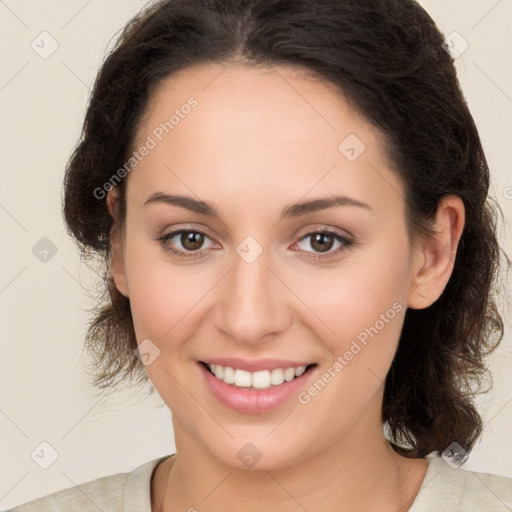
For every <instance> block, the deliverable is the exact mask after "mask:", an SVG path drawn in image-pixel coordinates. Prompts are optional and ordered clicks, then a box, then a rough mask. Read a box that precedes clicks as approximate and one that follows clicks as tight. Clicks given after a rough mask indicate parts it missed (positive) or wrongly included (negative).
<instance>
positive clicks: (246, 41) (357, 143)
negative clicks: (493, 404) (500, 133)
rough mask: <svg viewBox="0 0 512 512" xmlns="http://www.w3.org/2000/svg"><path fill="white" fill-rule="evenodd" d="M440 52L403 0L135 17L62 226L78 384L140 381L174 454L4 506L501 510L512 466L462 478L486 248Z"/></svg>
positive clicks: (90, 129) (494, 243)
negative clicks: (77, 319)
mask: <svg viewBox="0 0 512 512" xmlns="http://www.w3.org/2000/svg"><path fill="white" fill-rule="evenodd" d="M443 41H444V37H443V35H442V34H441V33H440V32H439V31H438V29H437V28H436V26H435V24H434V22H433V21H432V19H431V18H430V17H429V16H428V15H427V13H426V12H425V11H424V10H423V9H422V8H421V7H420V6H418V5H417V4H416V3H415V2H413V1H412V0H384V1H383V0H366V1H364V2H361V1H353V0H338V1H335V0H320V1H318V0H316V1H306V0H304V1H299V0H294V1H286V0H271V1H269V0H266V1H263V0H222V1H220V0H209V1H207V0H181V1H179V0H171V1H163V2H159V3H157V4H155V5H154V6H152V7H149V8H147V9H146V10H145V11H144V12H141V13H140V15H138V16H137V17H136V18H135V19H134V20H132V21H131V22H130V23H129V24H128V25H127V27H126V28H125V30H124V32H123V33H122V35H121V37H120V39H119V41H118V44H117V46H116V47H115V48H114V49H113V50H112V52H111V54H110V55H109V57H108V58H107V60H106V61H105V63H104V64H103V66H102V69H101V71H100V73H99V75H98V78H97V81H96V83H95V86H94V91H93V94H92V97H91V101H90V104H89V107H88V111H87V114H86V119H85V124H84V131H83V138H82V139H81V141H80V143H79V145H78V146H77V148H76V149H75V151H74V153H73V155H72V157H71V159H70V161H69V164H68V168H67V173H66V179H65V184H64V187H65V202H64V216H65V220H66V222H67V225H68V229H69V232H70V233H71V234H72V235H73V236H74V237H75V238H76V240H77V242H78V243H79V245H80V247H81V248H82V250H83V252H84V254H86V255H87V254H91V253H93V254H100V255H101V256H102V257H103V258H104V260H105V263H106V267H105V268H106V273H105V283H106V289H107V290H108V297H109V304H108V306H106V307H104V308H103V309H101V310H99V311H98V313H97V316H96V317H95V319H94V322H93V323H92V324H91V326H90V328H89V331H88V335H87V344H88V345H87V346H88V348H89V350H90V353H91V354H92V355H93V357H94V358H95V372H96V373H95V384H96V385H97V386H98V387H99V388H101V389H115V385H116V383H117V382H118V381H119V380H120V379H121V378H122V377H126V376H130V377H137V378H138V379H139V380H141V381H148V380H149V382H150V383H151V384H152V386H154V389H156V390H157V392H158V393H159V395H160V396H161V397H162V399H163V400H164V402H165V403H166V404H167V406H168V407H169V408H170V410H171V411H172V415H173V426H174V435H175V441H176V447H177V450H176V454H174V455H172V456H165V457H161V458H159V459H155V460H153V461H149V462H147V463H146V464H144V465H142V466H140V467H138V468H136V469H135V470H133V471H132V472H130V473H124V474H118V475H112V476H108V477H105V478H102V479H97V480H94V481H91V482H88V483H86V484H82V485H80V489H78V488H76V487H74V488H69V489H66V490H63V491H59V492H57V493H54V494H52V495H50V496H47V497H46V498H42V499H39V500H35V501H33V502H31V503H28V504H25V505H24V506H21V507H18V508H16V509H15V510H17V511H20V512H24V511H28V510H42V511H46V510H48V511H50V510H67V511H72V510H81V511H83V510H98V509H99V510H103V511H109V510H112V511H113V510H127V511H128V510H130V511H133V510H140V511H143V510H144V511H149V510H152V511H162V512H170V511H176V510H188V511H194V510H199V511H219V510H244V511H260V510H265V511H267V510H283V511H296V510H308V511H322V512H326V511H340V510H343V511H351V512H352V511H368V510H372V511H379V512H380V511H382V512H384V511H386V512H387V511H394V512H395V511H401V512H402V511H407V510H409V511H411V512H423V511H431V510H436V511H448V510H449V511H453V510H463V511H465V512H467V511H470V510H471V511H476V510H493V511H502V510H503V511H504V510H510V509H511V507H512V479H509V478H505V477H502V476H496V475H491V474H484V473H476V472H470V471H466V470H463V469H462V468H460V465H461V464H462V463H463V462H464V460H465V459H466V458H467V456H468V454H469V452H470V451H471V449H472V448H473V447H474V445H475V443H476V441H477V439H478V437H479V436H480V434H481V431H482V420H481V417H480V415H479V413H478V412H477V410H476V408H475V406H474V404H473V396H474V394H475V392H476V387H478V386H479V385H480V384H481V382H482V377H483V375H484V373H485V370H486V369H485V366H484V364H483V361H484V356H485V355H487V354H489V353H491V352H492V351H493V350H494V349H495V348H496V346H497V345H498V343H499V342H500V340H501V338H502V336H503V323H502V319H501V316H500V314H499V311H498V308H497V306H496V303H495V298H494V297H495V295H493V290H494V288H495V285H496V280H497V275H498V269H499V261H500V247H499V244H498V240H497V236H496V210H497V208H496V207H495V206H493V204H492V203H491V198H488V197H487V194H488V187H489V169H488V166H487V163H486V159H485V155H484V152H483V149H482V145H481V142H480V139H479V136H478V132H477V129H476V127H475V124H474V121H473V119H472V117H471V115H470V113H469V110H468V108H467V105H466V103H465V101H464V98H463V95H462V93H461V90H460V88H459V85H458V81H457V77H456V73H455V69H454V65H453V60H452V57H450V55H449V54H448V53H447V52H446V51H445V46H446V45H444V44H443ZM507 263H509V261H508V260H507Z"/></svg>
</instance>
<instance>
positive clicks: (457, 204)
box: [407, 195, 465, 309]
mask: <svg viewBox="0 0 512 512" xmlns="http://www.w3.org/2000/svg"><path fill="white" fill-rule="evenodd" d="M464 220H465V210H464V203H463V202H462V199H461V198H460V197H458V196H455V195H450V196H446V197H445V198H443V200H442V201H441V202H440V204H439V206H438V209H437V215H436V220H435V224H434V226H433V228H434V230H435V232H436V233H435V234H434V235H433V236H431V237H426V238H424V239H422V240H421V241H420V242H418V244H417V246H416V247H415V248H414V250H413V253H414V256H413V265H412V274H411V282H410V288H409V294H408V298H407V305H408V307H410V308H412V309H424V308H427V307H429V306H430V305H432V304H433V303H434V302H435V301H436V300H437V299H438V298H439V297H440V296H441V294H442V293H443V290H444V289H445V287H446V285H447V283H448V281H449V279H450V276H451V274H452V271H453V267H454V264H455V256H456V254H457V247H458V244H459V241H460V238H461V236H462V231H463V229H464Z"/></svg>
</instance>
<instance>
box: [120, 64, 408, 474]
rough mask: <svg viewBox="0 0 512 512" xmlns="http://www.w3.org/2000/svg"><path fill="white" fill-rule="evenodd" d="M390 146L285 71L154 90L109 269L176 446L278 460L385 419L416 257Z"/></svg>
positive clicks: (214, 73) (237, 73)
mask: <svg viewBox="0 0 512 512" xmlns="http://www.w3.org/2000/svg"><path fill="white" fill-rule="evenodd" d="M172 116H174V117H172ZM382 144H383V143H382V138H381V136H380V134H379V132H378V131H377V130H376V129H375V128H372V127H371V126H370V125H368V124H367V123H366V122H365V121H364V120H362V119H361V118H359V117H358V116H357V115H356V114H355V112H354V111H352V110H351V109H350V108H349V106H348V105H347V103H346V102H345V101H344V100H343V98H342V97H341V96H340V95H339V94H336V92H335V91H334V89H333V88H329V87H328V86H326V85H325V84H321V83H319V82H316V81H314V80H313V79H307V78H306V77H305V75H304V74H299V73H298V72H297V71H294V70H293V69H292V68H286V67H279V68H274V69H266V68H265V69H254V68H248V67H242V66H241V65H233V66H230V67H227V68H225V69H224V68H222V67H219V66H213V65H203V66H197V67H195V68H193V69H189V70H187V71H186V72H183V73H181V74H179V75H177V76H174V77H171V78H169V79H167V80H166V81H164V82H163V83H162V84H161V85H160V87H159V88H158V89H157V91H156V93H155V94H154V96H153V98H152V101H151V103H150V105H149V107H148V111H147V115H146V116H145V118H144V120H143V122H142V125H141V126H140V129H139V131H138V137H137V141H136V143H135V146H134V150H135V151H137V155H136V156H134V157H133V158H135V159H136V160H133V161H132V162H131V163H132V165H133V164H134V163H135V164H136V165H135V166H134V168H133V169H132V170H131V171H130V173H129V174H128V175H127V177H126V178H125V179H128V184H127V216H126V232H125V236H124V239H123V262H122V264H121V265H119V266H118V267H117V268H118V270H117V272H116V274H115V276H116V284H117V286H118V288H119V289H120V291H121V292H122V293H124V294H125V295H127V296H129V298H130V303H131V309H132V313H133V320H134V325H135V331H136V335H137V341H138V343H139V348H140V351H141V353H142V358H143V360H144V362H145V365H146V370H147V373H148V375H149V377H150V379H151V381H152V383H153V385H154V387H155V388H156V390H157V391H158V393H159V394H160V395H161V397H162V399H163V400H164V401H165V402H166V404H167V405H168V406H169V408H170V409H171V411H172V414H173V422H174V428H175V435H176V443H177V446H178V450H179V449H180V448H181V447H183V446H188V447H189V448H190V449H194V450H196V451H198V452H200V453H203V454H207V455H206V456H208V457H215V458H216V459H218V460H221V461H223V462H224V463H226V464H229V465H231V466H235V467H240V468H243V467H251V464H254V462H255V461H257V460H258V459H259V461H258V462H257V464H258V468H260V469H272V468H278V467H285V466H287V465H289V464H291V463H293V462H294V461H298V460H301V459H304V458H305V457H309V456H313V455H315V454H317V453H319V452H320V451H321V450H324V449H326V448H329V447H333V446H334V445H338V447H339V448H340V449H342V447H345V448H346V449H347V450H349V449H350V446H355V445H358V444H359V445H360V443H361V442H362V440H363V439H364V438H365V437H366V438H368V439H369V440H370V439H372V438H374V436H375V435H378V433H379V431H380V433H382V423H381V403H382V395H383V390H384V379H385V376H386V373H387V371H388V369H389V367H390V364H391V362H392V360H393V356H394V354H395V351H396V349H397V343H398V339H399V335H400V331H401V327H402V323H403V318H404V315H405V311H406V309H407V307H408V304H409V302H408V301H409V293H410V292H411V290H412V289H413V284H412V283H413V282H412V273H413V262H412V258H413V254H414V253H413V252H411V251H410V246H409V240H408V236H407V231H406V224H405V210H404V207H405V203H404V189H403V186H402V184H401V182H400V181H399V179H398V177H397V176H396V175H395V174H394V173H393V172H392V171H391V170H390V168H389V167H388V165H387V163H386V160H385V156H384V149H383V145H382ZM144 148H145V149H144ZM165 195H169V196H170V195H172V196H182V197H183V198H187V199H186V200H185V199H181V200H180V204H177V203H176V202H173V201H171V200H170V199H168V200H165ZM338 196H340V197H341V196H343V197H345V198H346V199H345V200H339V201H338V204H337V205H335V206H333V205H332V204H329V205H328V206H329V207H325V206H326V204H327V203H325V204H323V203H322V202H321V201H319V200H321V199H322V200H327V199H329V200H331V199H333V198H335V197H338ZM151 198H153V200H151ZM200 202H205V203H207V204H208V205H209V209H207V208H205V207H204V205H202V203H200ZM310 202H312V205H310V207H300V206H297V205H298V204H303V203H310ZM187 205H188V207H187ZM213 210H214V211H215V212H216V213H215V214H212V211H213ZM179 230H186V231H187V232H186V233H185V234H180V233H176V232H177V231H179ZM325 231H328V232H330V233H328V234H322V232H325ZM173 233H174V234H173ZM201 233H204V235H202V234H201ZM162 237H167V239H166V240H165V241H160V240H159V239H160V238H162ZM338 237H340V238H338ZM346 240H348V242H347V241H346ZM173 251H176V253H175V252H173ZM116 265H117V263H116ZM203 363H217V364H219V365H220V366H221V367H222V368H223V369H222V370H219V368H217V372H218V374H219V376H220V375H221V374H220V372H221V371H222V372H223V373H222V376H223V378H225V379H226V380H227V381H228V382H232V380H233V378H235V377H236V379H237V380H236V382H235V383H234V384H229V383H226V382H224V380H221V379H219V378H217V377H216V376H214V375H212V374H211V373H210V372H209V370H208V369H207V368H206V366H205V365H204V364H203ZM310 365H312V366H310ZM303 366H306V367H307V370H306V371H305V373H303V374H302V375H300V373H301V371H302V370H303V368H302V369H301V368H300V367H303ZM226 367H229V368H232V369H233V371H231V370H225V369H224V368H226ZM289 367H291V368H297V370H298V371H297V372H296V374H298V375H299V377H297V378H294V379H292V380H290V381H288V380H284V382H283V383H282V384H277V383H278V382H280V381H282V380H283V379H289V378H291V376H293V375H294V374H295V372H294V371H293V370H288V372H280V371H279V368H281V369H286V368H289ZM213 369H214V370H215V367H213ZM235 370H238V371H236V372H235ZM248 370H252V372H250V373H247V371H248ZM270 370H273V371H272V372H271V371H270ZM269 378H271V379H272V380H271V383H272V382H274V383H276V384H272V385H271V387H268V386H269ZM236 383H238V384H239V386H236V385H235V384H236ZM315 383H316V384H315ZM249 384H251V385H253V384H254V385H255V386H257V387H258V389H250V388H248V387H247V386H248V385H249ZM251 457H252V458H251ZM251 461H253V462H251Z"/></svg>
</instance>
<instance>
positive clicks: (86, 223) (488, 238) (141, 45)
mask: <svg viewBox="0 0 512 512" xmlns="http://www.w3.org/2000/svg"><path fill="white" fill-rule="evenodd" d="M443 39H444V37H443V35H442V34H441V32H440V31H439V29H438V28H437V27H436V25H435V23H434V21H433V20H432V19H431V18H430V16H429V15H428V14H427V13H426V12H425V11H424V10H423V9H422V8H421V7H420V6H419V5H418V4H417V3H416V2H414V1H412V0H167V1H161V2H157V3H156V4H155V5H152V6H150V7H148V8H146V9H145V10H144V11H142V12H140V13H139V14H138V15H137V16H136V17H135V18H134V19H132V20H131V21H130V22H129V23H128V24H127V26H126V27H125V28H124V30H123V31H122V33H121V35H120V37H119V38H118V40H117V44H116V45H115V46H114V48H113V49H112V50H111V51H110V54H109V55H108V57H107V58H106V60H105V62H104V63H103V65H102V67H101V70H100V72H99V74H98V76H97V79H96V82H95V84H94V89H93V91H92V95H91V98H90V102H89V106H88V109H87V113H86V117H85V122H84V126H83V133H82V137H81V140H80V141H79V143H78V145H77V147H76V148H75V150H74V152H73V154H72V155H71V158H70V160H69V163H68V166H67V169H66V175H65V181H64V196H65V197H64V205H63V213H64V217H65V221H66V223H67V228H68V231H69V233H70V234H71V235H72V236H73V237H74V238H75V239H76V241H77V242H78V244H79V247H80V249H81V253H82V256H83V257H87V258H88V257H99V258H100V260H101V262H102V264H103V265H104V276H103V285H104V290H103V293H104V295H103V299H104V302H105V304H104V305H103V306H102V307H99V308H97V309H96V310H94V311H93V318H92V320H91V323H90V325H89V329H88V332H87V336H86V345H85V346H86V348H87V349H88V351H89V354H90V355H91V356H92V361H93V364H92V367H91V371H92V374H93V375H94V385H95V386H96V387H97V388H99V389H107V390H108V389H114V387H115V386H116V384H117V383H118V382H119V381H120V380H121V379H124V378H125V377H128V376H129V377H130V378H133V377H136V378H138V382H141V381H144V382H147V381H148V377H147V374H146V372H145V370H144V366H143V364H142V363H141V362H140V361H139V359H138V358H137V357H135V355H134V350H135V349H136V347H137V341H136V338H135V332H134V326H133V320H132V316H131V311H130V302H129V299H127V298H126V297H124V296H123V295H122V294H121V293H120V292H119V291H118V290H117V289H116V287H115V285H114V283H113V280H112V278H111V274H110V269H109V261H110V257H111V247H110V240H109V234H110V230H111V228H113V227H114V228H116V229H117V228H118V227H119V226H118V225H117V224H115V225H113V224H114V223H113V219H112V218H111V217H110V215H109V213H108V210H107V207H106V203H105V198H104V195H105V194H104V191H105V190H106V188H105V184H107V183H112V176H113V175H114V174H115V173H116V171H117V170H118V169H120V168H122V166H123V165H124V163H125V162H126V161H127V160H128V159H129V157H130V154H131V152H132V151H133V150H134V148H133V145H134V140H135V137H136V134H137V129H138V127H139V126H140V122H141V119H142V118H143V116H144V114H145V111H146V107H147V105H148V101H149V100H150V98H151V95H152V92H153V91H154V90H155V87H156V86H157V85H158V84H159V83H160V82H161V81H162V79H163V78H167V77H170V76H172V75H173V74H174V73H176V72H178V71H182V70H185V69H187V68H188V67H189V66H192V65H196V64H202V63H216V64H219V63H220V64H223V65H226V66H227V65H230V64H232V63H234V62H241V63H244V64H247V65H251V66H260V65H261V66H279V65H286V66H294V67H295V68H297V69H302V70H306V71H308V72H309V73H310V74H311V75H312V76H315V77H318V79H320V80H322V81H323V82H324V83H326V84H330V85H333V86H335V87H336V88H337V90H339V91H340V93H342V94H344V97H345V98H347V99H348V101H349V102H350V104H351V105H352V106H353V108H355V109H356V110H357V111H358V112H360V113H361V114H362V115H363V116H364V117H365V118H366V119H367V120H369V121H370V122H371V123H372V124H373V125H375V126H376V127H377V128H378V129H379V130H380V131H381V133H382V134H383V137H385V139H386V148H387V151H388V154H389V157H390V161H391V162H392V163H393V167H394V169H395V172H397V173H398V175H399V176H400V177H401V179H402V181H403V183H404V185H405V190H406V197H405V198H404V200H405V202H406V212H407V223H408V227H409V230H410V234H411V239H413V238H415V237H418V236H422V235H423V236H428V235H429V234H430V233H432V230H431V222H432V221H433V220H434V219H435V214H436V211H437V206H438V204H439V202H440V200H441V199H442V198H443V197H445V196H446V195H449V194H455V195H457V196H459V197H460V198H461V199H462V200H463V203H464V206H465V227H464V231H463V234H462V238H461V240H460V243H459V247H458V250H457V254H456V259H455V264H454V269H453V273H452V275H451V278H450V280H449V282H448V284H447V286H446V288H445V290H444V291H443V293H442V295H441V296H440V298H439V299H438V300H437V301H436V302H434V303H433V304H432V305H431V306H430V307H428V308H426V309H422V310H413V309H408V310H407V312H406V316H405V321H404V326H403V331H402V333H401V337H400V340H399V345H398V350H397V353H396V355H395V358H394V360H393V362H392V365H391V368H390V370H389V372H388V375H387V377H386V382H385V393H384V401H383V407H382V420H383V422H384V423H385V424H387V425H388V427H389V435H390V436H391V438H392V440H393V443H392V445H393V447H394V449H395V450H396V451H397V452H399V453H401V454H402V455H405V456H408V457H424V456H425V455H427V454H429V453H431V452H440V451H443V450H444V449H445V448H446V447H447V446H448V445H450V444H451V443H452V442H453V441H456V442H458V443H459V444H460V445H461V446H462V447H463V448H464V449H465V450H466V451H468V452H469V451H470V450H471V448H472V447H473V445H474V444H475V442H476V440H477V438H478V437H479V436H480V434H481V432H482V420H481V417H480V415H479V414H478V412H477V410H476V408H475V406H474V403H473V397H474V395H475V394H476V393H477V392H482V391H480V390H481V384H482V377H483V376H484V374H488V371H487V369H486V366H485V364H484V361H485V357H486V356H487V355H488V354H490V353H491V352H492V351H493V350H494V348H495V347H496V346H497V345H498V343H499V342H500V341H501V339H502V337H503V322H502V319H501V316H500V314H499V310H498V303H497V296H496V295H495V294H494V291H496V289H495V287H494V285H495V284H496V282H497V278H498V275H499V272H498V271H499V268H500V252H502V251H501V249H500V247H499V243H498V239H497V222H496V217H497V212H498V211H501V210H500V209H499V206H498V205H497V204H496V203H495V202H494V200H491V198H490V197H487V196H488V190H489V181H490V176H489V169H488V165H487V162H486V158H485V155H484V151H483V149H482V145H481V142H480V138H479V134H478V131H477V128H476V126H475V123H474V121H473V118H472V116H471V114H470V112H469V109H468V106H467V104H466V102H465V100H464V96H463V94H462V91H461V89H460V86H459V83H458V79H457V76H456V70H455V66H454V61H453V58H452V57H451V56H450V55H449V54H448V53H447V51H445V49H444V47H443ZM118 181H119V183H116V184H115V186H116V187H117V188H118V191H119V203H118V204H119V210H118V215H119V218H118V220H119V223H120V225H121V226H122V225H124V220H125V213H126V204H125V189H126V181H127V178H125V179H122V180H118ZM101 191H103V192H101ZM503 254H504V253H503ZM505 257H506V255H505ZM87 258H85V259H87ZM507 263H508V264H509V265H510V260H508V258H507ZM507 268H508V267H507Z"/></svg>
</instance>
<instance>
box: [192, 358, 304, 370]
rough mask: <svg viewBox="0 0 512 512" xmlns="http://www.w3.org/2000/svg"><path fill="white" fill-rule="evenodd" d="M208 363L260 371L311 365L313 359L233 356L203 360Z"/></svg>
mask: <svg viewBox="0 0 512 512" xmlns="http://www.w3.org/2000/svg"><path fill="white" fill-rule="evenodd" d="M201 362H202V363H206V364H219V365H220V366H224V367H225V366H229V367H231V368H234V369H238V370H245V371H247V372H258V371H262V370H275V369H276V368H284V369H286V368H292V367H293V368H298V367H299V366H309V365H311V364H313V363H312V362H311V361H291V360H285V359H254V360H250V359H237V358H232V357H214V358H211V359H204V360H202V361H201Z"/></svg>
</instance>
